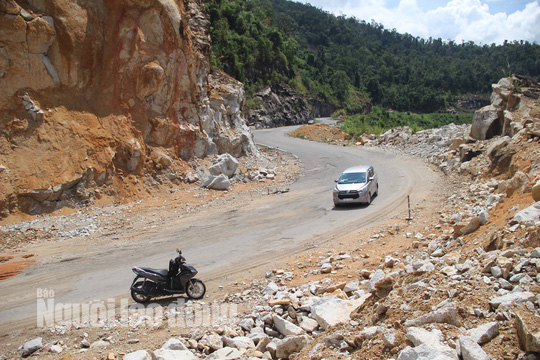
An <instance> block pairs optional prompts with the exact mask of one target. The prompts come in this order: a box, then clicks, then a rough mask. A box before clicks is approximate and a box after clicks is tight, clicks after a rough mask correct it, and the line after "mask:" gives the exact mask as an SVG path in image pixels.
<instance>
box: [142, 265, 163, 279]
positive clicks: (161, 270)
mask: <svg viewBox="0 0 540 360" xmlns="http://www.w3.org/2000/svg"><path fill="white" fill-rule="evenodd" d="M141 269H142V270H144V271H146V272H151V273H154V274H158V275H161V276H163V277H167V275H168V274H169V270H166V269H152V268H147V267H142V268H141Z"/></svg>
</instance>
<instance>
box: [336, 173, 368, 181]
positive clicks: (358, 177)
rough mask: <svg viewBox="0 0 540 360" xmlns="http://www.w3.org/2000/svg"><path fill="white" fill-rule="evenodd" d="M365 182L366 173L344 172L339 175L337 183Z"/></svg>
mask: <svg viewBox="0 0 540 360" xmlns="http://www.w3.org/2000/svg"><path fill="white" fill-rule="evenodd" d="M365 182H366V173H365V172H362V173H345V174H342V175H341V176H340V177H339V180H338V184H362V183H365Z"/></svg>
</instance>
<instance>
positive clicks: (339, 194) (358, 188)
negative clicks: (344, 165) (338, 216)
mask: <svg viewBox="0 0 540 360" xmlns="http://www.w3.org/2000/svg"><path fill="white" fill-rule="evenodd" d="M333 193H334V205H335V206H340V205H342V204H349V203H364V204H371V199H373V197H374V196H376V195H377V194H378V193H379V182H378V181H377V174H375V170H373V166H354V167H351V168H348V169H347V170H345V171H344V172H343V174H341V176H340V177H339V179H337V180H336V186H335V187H334V191H333Z"/></svg>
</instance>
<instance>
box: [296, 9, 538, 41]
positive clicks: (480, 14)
mask: <svg viewBox="0 0 540 360" xmlns="http://www.w3.org/2000/svg"><path fill="white" fill-rule="evenodd" d="M318 1H320V0H314V1H310V2H311V3H312V4H313V5H314V6H317V7H320V8H322V9H324V10H327V11H330V12H333V13H335V14H338V15H339V14H344V15H347V16H355V17H357V18H358V19H360V20H365V21H367V22H370V21H371V20H375V21H376V22H378V23H381V24H383V25H384V27H385V28H386V29H390V30H391V29H394V28H395V29H396V30H397V31H398V32H400V33H409V34H411V35H413V36H420V37H422V38H429V37H432V38H442V39H444V40H455V41H456V42H458V43H460V42H461V41H465V42H467V41H474V42H475V43H477V44H480V43H481V44H491V43H496V44H501V43H502V42H503V41H504V40H509V41H513V40H528V41H531V42H534V41H536V42H539V43H540V5H539V4H538V1H534V2H530V3H528V4H527V5H526V7H525V9H524V10H522V11H520V10H517V11H514V12H513V13H511V14H506V13H504V12H498V13H490V7H489V5H488V4H487V3H485V2H482V1H480V0H451V1H448V2H446V3H443V4H442V5H440V6H439V7H437V8H435V9H428V10H426V9H425V8H423V7H422V6H419V5H418V2H417V1H416V0H400V1H399V2H397V1H393V3H396V5H397V6H392V5H391V4H390V1H376V0H356V1H354V0H340V1H336V2H328V1H320V4H318V3H317V2H318ZM492 1H493V0H492ZM492 1H490V2H491V3H492V4H493V2H492ZM306 2H307V1H306ZM440 3H441V2H439V4H440Z"/></svg>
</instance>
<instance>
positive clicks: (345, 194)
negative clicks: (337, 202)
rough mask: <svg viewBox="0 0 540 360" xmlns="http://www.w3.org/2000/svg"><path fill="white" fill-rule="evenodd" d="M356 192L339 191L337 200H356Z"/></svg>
mask: <svg viewBox="0 0 540 360" xmlns="http://www.w3.org/2000/svg"><path fill="white" fill-rule="evenodd" d="M358 197H359V195H358V191H357V190H348V191H340V192H339V194H338V198H339V199H358Z"/></svg>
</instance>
